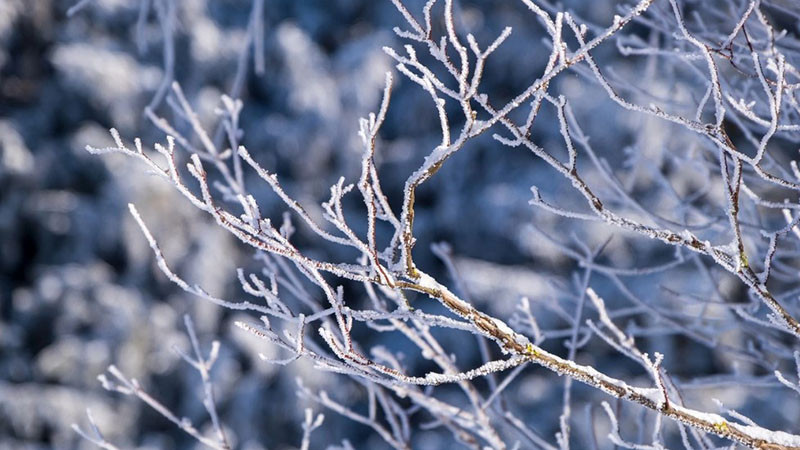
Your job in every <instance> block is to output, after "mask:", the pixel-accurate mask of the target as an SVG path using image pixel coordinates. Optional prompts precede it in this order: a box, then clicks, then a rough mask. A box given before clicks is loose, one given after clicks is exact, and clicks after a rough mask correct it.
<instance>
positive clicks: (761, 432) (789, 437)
mask: <svg viewBox="0 0 800 450" xmlns="http://www.w3.org/2000/svg"><path fill="white" fill-rule="evenodd" d="M736 429H738V430H741V431H742V432H743V433H745V434H747V435H748V436H752V437H754V438H756V439H763V440H765V441H767V442H772V443H773V444H778V445H783V446H786V447H800V436H798V435H796V434H789V433H786V432H784V431H773V430H767V429H765V428H761V427H755V426H752V425H738V424H737V425H736Z"/></svg>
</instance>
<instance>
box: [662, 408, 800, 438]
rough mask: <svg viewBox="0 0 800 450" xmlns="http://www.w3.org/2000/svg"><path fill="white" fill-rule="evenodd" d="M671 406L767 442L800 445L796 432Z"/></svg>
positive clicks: (697, 417)
mask: <svg viewBox="0 0 800 450" xmlns="http://www.w3.org/2000/svg"><path fill="white" fill-rule="evenodd" d="M671 407H672V408H673V409H675V410H677V411H680V412H682V413H684V414H686V415H689V416H692V417H694V418H696V419H699V420H702V421H704V422H708V423H711V424H725V425H726V426H729V427H732V428H735V429H736V430H739V431H741V432H742V433H744V434H746V435H748V436H750V437H752V438H754V439H761V440H764V441H767V442H771V443H773V444H779V445H783V446H787V447H800V436H798V435H795V434H789V433H786V432H784V431H773V430H767V429H766V428H762V427H759V426H753V425H741V424H738V423H735V422H731V421H729V420H727V419H725V418H724V417H722V416H720V415H719V414H713V413H704V412H700V411H694V410H691V409H686V408H684V407H682V406H678V405H671Z"/></svg>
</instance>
